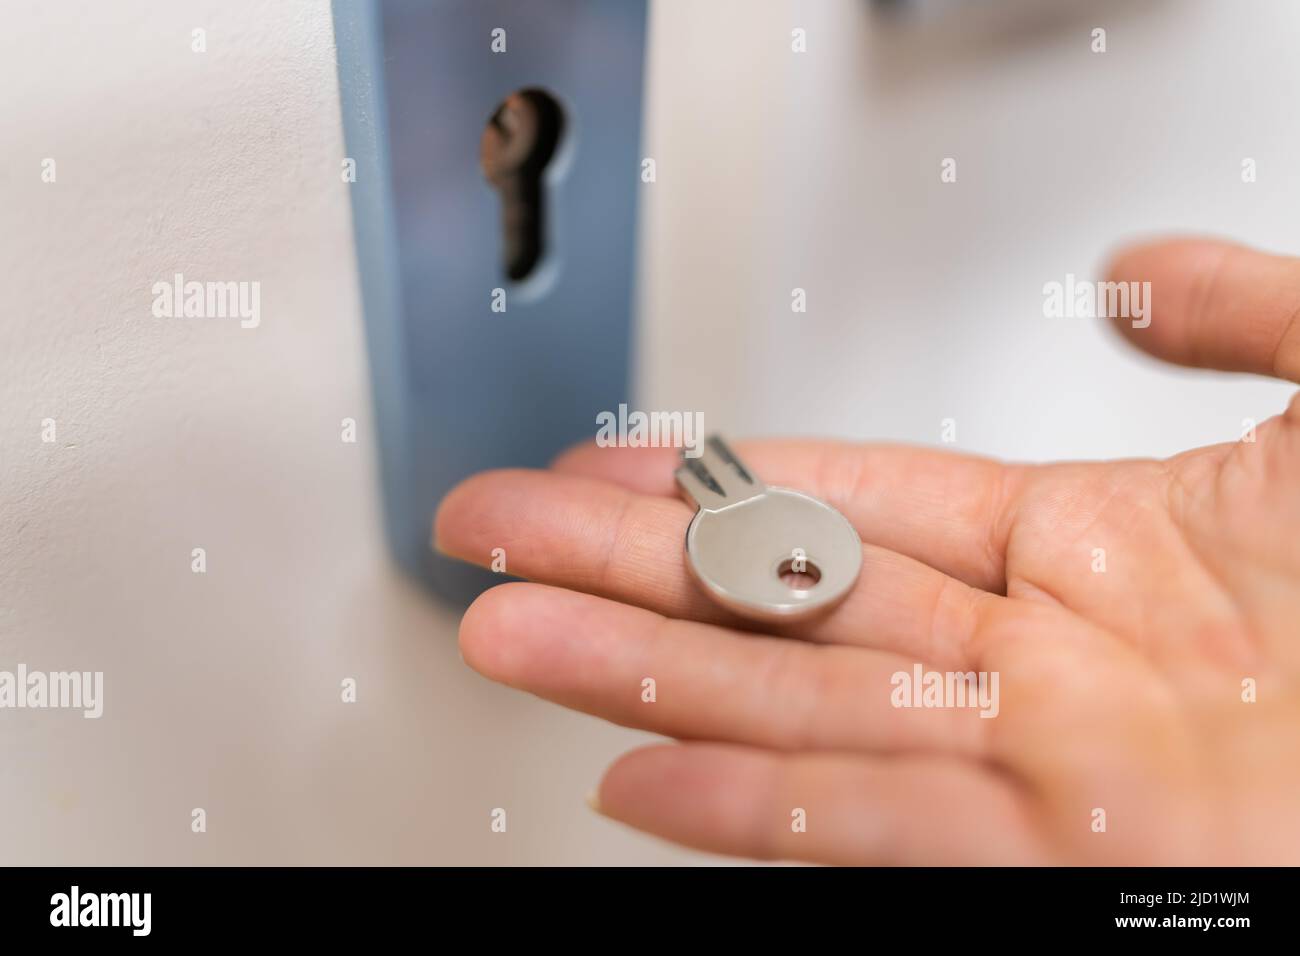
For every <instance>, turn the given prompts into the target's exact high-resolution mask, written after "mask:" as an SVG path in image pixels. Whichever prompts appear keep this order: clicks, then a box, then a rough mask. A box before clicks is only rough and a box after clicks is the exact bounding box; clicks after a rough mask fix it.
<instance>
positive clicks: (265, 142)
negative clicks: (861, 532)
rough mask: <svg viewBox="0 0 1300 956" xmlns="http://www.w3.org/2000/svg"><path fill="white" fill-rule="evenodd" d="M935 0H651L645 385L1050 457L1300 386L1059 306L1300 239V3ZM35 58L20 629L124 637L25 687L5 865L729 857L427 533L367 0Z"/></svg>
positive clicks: (61, 14) (1251, 407)
mask: <svg viewBox="0 0 1300 956" xmlns="http://www.w3.org/2000/svg"><path fill="white" fill-rule="evenodd" d="M611 2H612V0H611ZM889 6H892V7H896V8H899V7H901V8H907V7H908V4H906V3H893V4H889ZM894 12H895V13H902V14H904V15H903V16H901V17H882V16H881V14H880V11H879V9H878V8H877V7H876V5H874V4H872V3H869V2H865V0H861V2H860V0H817V2H806V3H796V2H753V0H749V2H742V0H725V2H724V0H709V2H691V3H688V2H686V0H676V2H674V0H652V3H651V7H650V21H649V47H648V51H647V73H646V104H645V108H646V114H645V129H644V144H643V147H642V149H643V152H644V154H645V155H646V156H651V157H654V158H655V160H656V163H657V181H656V182H655V183H654V184H653V185H647V186H646V187H645V188H643V189H642V191H641V200H640V201H641V205H640V235H639V262H638V280H637V281H638V287H637V289H638V291H637V297H638V298H637V301H638V308H637V314H636V323H637V324H636V332H635V337H636V343H637V345H636V349H635V351H634V355H633V365H634V370H635V381H636V388H635V393H634V394H635V401H636V405H637V407H640V408H645V409H689V410H700V411H703V412H704V415H705V421H706V422H707V423H708V424H709V426H710V427H717V428H722V429H725V430H726V431H727V432H728V433H729V434H731V435H737V436H739V435H755V434H764V433H782V434H790V433H807V434H818V435H835V436H842V437H851V438H860V439H889V440H902V441H908V442H916V443H923V444H939V443H940V439H941V434H942V429H943V423H944V420H945V419H953V420H954V423H955V430H956V442H955V443H953V444H952V447H954V448H956V449H958V450H962V451H968V452H978V453H986V454H992V455H998V456H1006V457H1014V458H1020V459H1047V458H1057V457H1084V458H1092V457H1103V456H1124V455H1167V454H1171V453H1174V452H1176V451H1179V450H1181V449H1183V448H1186V447H1189V446H1194V445H1198V444H1204V443H1208V442H1214V441H1223V440H1230V439H1233V438H1235V437H1237V436H1238V434H1239V432H1240V431H1241V428H1242V421H1243V419H1246V418H1253V419H1257V420H1261V419H1263V418H1265V417H1267V416H1269V415H1271V414H1273V413H1275V412H1276V411H1278V410H1279V409H1280V408H1281V406H1282V403H1283V401H1284V400H1285V397H1286V396H1287V395H1288V394H1289V392H1290V389H1289V388H1288V387H1286V386H1282V385H1277V384H1274V383H1268V382H1265V381H1262V380H1259V379H1253V378H1250V377H1245V376H1228V375H1219V374H1211V373H1202V372H1192V371H1187V370H1174V369H1168V368H1163V367H1160V366H1158V365H1157V364H1155V363H1154V362H1153V361H1151V360H1149V359H1146V358H1144V357H1141V356H1139V355H1137V354H1134V353H1132V352H1130V351H1128V350H1127V349H1126V348H1125V347H1124V346H1123V345H1122V344H1121V343H1120V342H1119V341H1118V340H1117V339H1116V338H1115V337H1114V336H1113V335H1112V334H1111V333H1110V332H1109V330H1108V329H1107V328H1105V327H1104V323H1101V322H1098V321H1096V320H1089V319H1049V318H1045V317H1044V315H1043V285H1044V284H1045V283H1047V282H1063V281H1064V280H1065V277H1066V275H1067V274H1070V273H1072V274H1074V275H1076V276H1078V277H1080V278H1099V277H1100V272H1101V269H1102V266H1103V263H1104V260H1105V257H1106V255H1107V250H1108V249H1110V248H1111V247H1112V245H1113V244H1114V243H1116V242H1117V241H1120V240H1123V239H1126V238H1132V237H1135V236H1140V235H1146V234H1150V233H1154V232H1167V231H1186V232H1193V231H1194V232H1209V233H1217V234H1221V235H1226V236H1229V237H1233V238H1237V239H1241V240H1244V241H1249V242H1252V243H1254V244H1258V245H1261V246H1264V247H1267V248H1270V249H1273V250H1275V251H1283V252H1290V253H1296V252H1300V220H1297V218H1296V217H1295V215H1294V214H1293V210H1294V209H1296V208H1297V204H1298V203H1300V178H1298V177H1296V176H1294V175H1292V174H1291V173H1292V171H1293V170H1294V169H1295V168H1297V166H1300V126H1297V124H1296V123H1295V122H1293V117H1292V116H1291V113H1292V112H1293V109H1292V107H1293V104H1294V103H1295V102H1296V101H1297V100H1298V99H1300V70H1297V69H1296V67H1295V58H1294V53H1293V49H1292V47H1293V38H1294V37H1295V36H1296V35H1297V34H1296V31H1297V29H1298V28H1300V7H1298V6H1296V5H1295V4H1294V3H1289V2H1287V0H1275V2H1262V0H1260V2H1254V3H1251V4H1233V3H1227V2H1221V0H1220V2H1213V0H1183V2H1178V3H1173V2H1158V0H1152V2H1145V3H1144V2H1124V3H1121V2H1082V0H1081V2H1077V3H1072V4H1061V3H1052V2H1048V0H983V2H969V3H961V2H957V0H952V2H946V3H934V2H928V3H923V4H919V5H918V7H917V8H916V10H915V11H914V12H915V13H916V15H914V16H909V15H907V14H908V12H909V11H908V10H907V9H903V10H895V11H894ZM200 26H201V27H203V28H204V29H206V31H207V37H208V52H207V53H206V54H205V55H204V56H195V55H194V53H193V52H192V51H191V48H190V36H191V31H192V30H193V29H194V28H195V27H200ZM796 27H799V28H803V29H804V30H806V36H807V52H806V53H803V54H794V53H792V51H791V30H792V29H793V28H796ZM1098 27H1100V28H1103V29H1105V30H1106V46H1107V49H1106V52H1105V53H1094V52H1093V51H1092V41H1093V35H1092V31H1093V30H1094V29H1095V28H1098ZM0 91H3V92H2V93H0V140H2V142H3V146H4V149H3V151H2V154H3V156H4V159H3V160H2V161H0V209H3V212H4V218H3V228H0V270H3V280H4V282H3V287H4V290H5V293H6V296H5V300H4V308H3V313H2V315H3V317H2V319H0V669H13V667H14V666H15V665H16V664H17V662H24V663H26V664H27V666H28V667H29V668H32V669H37V668H40V669H45V670H61V669H77V670H102V671H103V672H104V674H105V678H104V679H105V701H104V716H103V718H101V719H100V720H97V721H94V720H83V719H82V717H81V714H80V713H79V712H75V711H31V710H24V711H18V710H4V711H0V753H3V754H4V757H5V760H4V772H2V773H0V862H4V863H26V864H32V863H76V864H108V863H119V864H144V863H406V864H414V863H460V864H491V863H507V862H510V863H528V864H540V863H559V864H575V863H641V864H656V863H669V862H690V861H699V860H706V859H708V858H706V857H702V856H700V855H698V854H691V853H686V852H684V851H678V850H676V849H673V848H670V847H667V846H665V845H663V844H660V843H658V842H656V841H654V840H653V839H650V838H647V837H642V836H638V835H635V834H632V833H631V832H629V831H626V830H624V829H622V828H620V827H618V826H616V825H614V824H611V823H609V822H607V821H605V820H602V819H600V818H599V817H597V816H595V815H594V814H593V813H591V811H590V810H588V808H587V807H586V806H585V804H584V799H583V798H584V795H585V794H586V793H587V792H588V791H589V790H590V789H591V788H592V787H593V785H594V784H595V782H596V781H597V779H598V778H599V776H600V774H601V772H602V770H603V769H604V767H605V766H606V764H607V763H609V762H610V761H611V760H612V759H613V758H615V757H616V756H617V755H618V754H619V753H621V752H623V751H624V750H626V749H628V748H629V747H631V746H633V745H635V744H636V743H638V742H640V740H641V739H643V738H644V737H645V735H641V734H635V733H632V732H629V731H625V730H622V729H619V728H614V727H610V726H606V725H603V724H601V723H599V722H597V721H595V720H594V719H589V718H585V717H580V716H577V715H574V714H570V713H567V712H565V711H562V710H561V709H559V708H558V707H555V706H552V705H550V704H546V703H544V702H541V701H538V700H534V699H532V698H529V697H526V696H524V695H522V694H519V693H517V692H513V691H509V690H506V689H503V688H500V687H496V686H494V685H491V684H489V683H488V682H487V681H485V680H483V679H481V678H479V677H478V676H476V675H475V674H473V673H472V672H470V671H469V670H468V669H467V668H465V667H464V666H463V665H462V663H461V662H460V660H459V657H458V654H457V650H456V641H455V634H456V625H457V621H458V617H459V613H458V610H457V609H455V608H451V607H446V606H440V605H438V604H436V603H434V602H433V601H431V600H430V599H429V598H428V597H427V596H426V595H425V594H424V593H422V592H421V591H420V590H419V589H418V588H416V587H415V586H414V585H412V584H410V583H408V582H407V581H406V579H404V578H403V577H402V576H401V574H400V573H399V572H397V571H396V569H395V568H394V566H393V565H392V563H391V561H390V560H389V558H388V556H387V553H386V549H385V544H384V540H383V534H382V530H381V521H380V514H381V506H380V500H379V491H378V489H379V482H378V476H377V465H376V456H377V451H376V448H375V442H374V438H373V436H374V428H373V413H372V405H371V398H370V395H371V392H370V387H369V382H368V375H369V372H368V365H367V356H366V349H365V338H364V331H363V326H362V315H361V305H360V293H359V288H358V280H357V271H356V264H355V256H356V251H355V247H354V242H353V238H352V235H353V234H352V223H351V214H352V213H351V208H350V203H349V193H348V186H347V185H346V184H344V183H342V182H340V179H339V159H340V157H341V156H343V155H345V147H344V143H343V134H342V125H341V121H340V109H339V90H338V80H337V75H336V66H335V51H334V41H333V31H332V22H331V16H330V9H329V6H328V4H327V3H325V2H307V0H301V2H299V0H293V2H269V0H267V2H256V0H174V2H167V3H162V2H145V0H123V2H115V3H103V2H99V0H31V2H19V0H10V2H9V3H7V5H6V30H5V31H3V33H2V34H0ZM46 157H53V158H55V159H56V160H57V163H58V166H57V170H58V175H57V182H56V183H44V182H42V180H41V169H42V166H41V163H42V160H43V159H44V158H46ZM946 158H953V159H955V160H956V163H957V167H956V168H957V181H956V182H954V183H943V182H941V181H940V176H939V173H940V164H941V162H942V161H943V160H944V159H946ZM1247 158H1250V159H1253V160H1254V161H1255V163H1256V168H1257V181H1256V182H1253V183H1244V182H1243V181H1242V175H1241V171H1242V162H1243V160H1244V159H1247ZM178 264H181V265H182V266H185V267H192V268H193V270H194V271H195V272H199V271H201V272H203V273H204V274H205V275H206V276H212V277H250V278H257V279H259V280H260V282H261V286H262V316H263V318H262V325H261V327H260V328H258V330H257V331H256V332H247V331H244V330H241V329H240V328H239V327H238V323H237V322H236V323H229V322H198V323H197V324H194V323H185V322H159V321H157V320H155V319H153V317H152V316H151V314H150V304H151V301H152V295H151V293H150V288H151V286H152V284H153V283H154V282H155V281H157V279H158V278H160V277H167V276H170V275H171V274H172V273H173V272H174V271H177V269H178ZM796 287H798V288H802V289H804V290H806V294H807V312H806V313H803V314H796V313H792V312H791V309H790V301H791V290H792V289H794V288H796ZM348 417H351V418H355V419H356V420H357V422H358V423H359V424H358V441H357V442H356V443H355V444H346V443H342V442H340V440H339V423H340V420H341V419H343V418H348ZM46 418H53V419H55V420H56V421H57V423H58V435H59V440H58V441H57V442H56V443H53V444H50V443H44V442H42V441H41V428H42V425H41V423H42V421H43V420H44V419H46ZM199 546H201V547H204V548H205V549H206V552H207V561H208V570H207V573H206V574H202V575H197V574H193V573H191V569H190V554H191V549H192V548H194V547H199ZM349 677H350V678H354V679H355V680H356V681H357V688H358V689H357V702H356V703H355V704H347V705H345V704H342V703H341V702H340V692H339V687H340V681H341V680H343V679H345V678H349ZM196 807H202V808H204V809H205V811H206V813H207V832H206V833H202V834H196V833H193V832H191V827H190V823H191V811H192V809H193V808H196ZM495 808H504V809H505V810H506V811H507V813H508V820H509V825H508V830H507V832H506V833H493V832H492V830H491V829H490V814H491V813H492V811H493V809H495Z"/></svg>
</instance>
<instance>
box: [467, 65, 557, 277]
mask: <svg viewBox="0 0 1300 956" xmlns="http://www.w3.org/2000/svg"><path fill="white" fill-rule="evenodd" d="M563 127H564V111H563V110H562V109H561V108H560V104H559V103H558V102H557V101H556V99H555V97H553V96H551V94H549V93H547V92H546V91H545V90H541V89H535V88H529V89H524V90H519V91H518V92H517V93H511V94H510V95H509V96H507V97H506V98H505V100H504V101H503V102H502V103H501V105H500V106H499V107H497V109H496V112H494V113H493V114H492V117H491V119H489V120H488V124H487V128H486V129H484V130H483V139H482V142H481V143H480V146H479V161H480V163H481V165H482V167H483V174H484V175H485V176H486V177H487V180H488V182H489V183H491V184H492V186H493V187H494V188H495V189H496V191H497V192H498V193H499V194H500V196H501V224H502V233H503V246H504V249H503V261H504V265H505V273H506V275H507V277H509V278H510V279H511V280H512V281H514V282H519V281H522V280H523V279H526V278H527V277H528V276H529V274H530V273H532V271H533V268H534V267H535V266H536V265H537V263H538V261H539V260H540V259H541V258H542V254H543V252H544V251H545V250H544V244H545V223H546V220H545V216H546V208H545V200H546V190H545V183H544V182H543V181H542V174H543V173H544V172H545V171H546V167H547V164H549V163H550V162H551V160H552V159H554V158H555V153H556V149H557V147H558V146H559V142H560V136H561V133H562V132H563Z"/></svg>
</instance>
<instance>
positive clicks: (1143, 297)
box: [1043, 272, 1151, 329]
mask: <svg viewBox="0 0 1300 956" xmlns="http://www.w3.org/2000/svg"><path fill="white" fill-rule="evenodd" d="M1043 315H1044V316H1045V317H1047V318H1049V319H1097V318H1102V317H1105V318H1110V319H1132V320H1133V328H1135V329H1145V328H1146V327H1147V326H1148V325H1150V324H1151V283H1150V282H1091V281H1089V280H1087V279H1082V280H1076V279H1075V278H1074V273H1073V272H1067V273H1066V275H1065V281H1064V282H1048V283H1045V284H1044V285H1043Z"/></svg>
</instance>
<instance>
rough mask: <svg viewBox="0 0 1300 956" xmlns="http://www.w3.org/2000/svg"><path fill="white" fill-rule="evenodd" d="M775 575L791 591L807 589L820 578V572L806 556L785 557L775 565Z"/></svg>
mask: <svg viewBox="0 0 1300 956" xmlns="http://www.w3.org/2000/svg"><path fill="white" fill-rule="evenodd" d="M796 568H799V569H800V570H796ZM776 576H777V577H779V578H780V579H781V580H782V581H784V582H785V583H786V586H787V587H789V588H790V590H792V591H807V590H809V589H811V588H812V587H814V586H815V585H816V584H817V582H818V581H820V580H821V579H822V572H821V568H819V567H817V565H815V564H813V563H812V561H810V560H808V559H807V558H786V559H785V560H784V561H782V562H781V563H780V564H779V565H777V568H776Z"/></svg>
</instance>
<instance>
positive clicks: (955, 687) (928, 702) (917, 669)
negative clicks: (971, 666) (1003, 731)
mask: <svg viewBox="0 0 1300 956" xmlns="http://www.w3.org/2000/svg"><path fill="white" fill-rule="evenodd" d="M889 683H890V685H891V686H892V687H893V688H894V689H893V690H892V691H891V692H890V694H889V702H890V703H891V704H893V705H894V706H895V707H935V708H954V707H971V708H979V712H980V716H981V717H996V716H997V715H998V710H999V709H1000V705H999V703H998V672H997V671H979V672H976V671H927V670H926V669H925V668H923V667H922V666H921V665H920V664H914V665H913V666H912V670H911V671H910V672H909V671H895V672H894V674H893V676H892V677H890V678H889Z"/></svg>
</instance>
